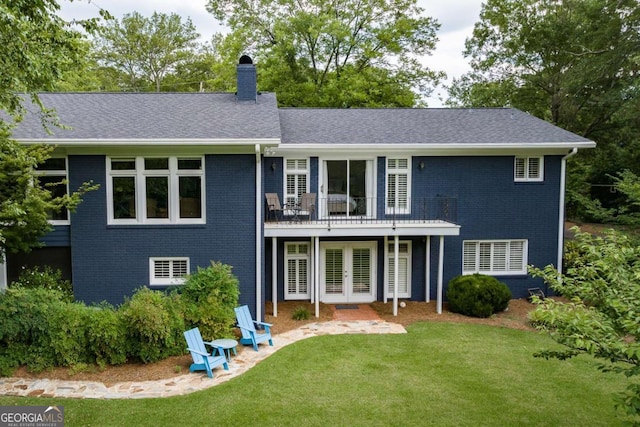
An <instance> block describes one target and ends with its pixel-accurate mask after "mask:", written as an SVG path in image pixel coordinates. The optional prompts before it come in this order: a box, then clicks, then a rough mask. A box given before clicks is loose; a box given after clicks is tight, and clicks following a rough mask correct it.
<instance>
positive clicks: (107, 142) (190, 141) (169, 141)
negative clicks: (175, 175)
mask: <svg viewBox="0 0 640 427" xmlns="http://www.w3.org/2000/svg"><path fill="white" fill-rule="evenodd" d="M16 141H18V142H19V143H21V144H53V145H55V146H58V147H103V146H124V147H130V146H131V144H135V145H136V146H138V145H140V146H163V145H168V146H173V145H192V146H210V145H213V146H216V145H236V146H243V145H253V144H256V145H265V146H274V147H277V146H278V145H280V139H279V138H246V139H245V138H225V139H206V138H158V139H153V138H128V139H125V138H53V137H52V138H34V139H25V138H22V139H21V138H17V139H16Z"/></svg>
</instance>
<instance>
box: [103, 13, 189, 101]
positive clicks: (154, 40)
mask: <svg viewBox="0 0 640 427" xmlns="http://www.w3.org/2000/svg"><path fill="white" fill-rule="evenodd" d="M198 37H199V34H198V33H197V32H196V28H195V26H194V25H193V23H192V22H191V19H189V18H187V20H186V22H182V18H181V17H180V15H178V14H175V13H172V14H170V15H167V14H164V13H157V12H154V13H153V15H152V16H151V17H150V18H146V17H144V16H142V15H141V14H140V13H138V12H133V13H130V14H126V15H125V16H124V17H123V18H122V21H121V22H118V21H117V20H113V21H110V22H109V23H108V24H107V25H105V26H103V27H101V28H100V29H99V31H98V35H97V38H96V40H95V54H96V58H97V60H98V63H99V64H101V65H104V66H106V67H110V68H112V69H114V70H116V71H117V72H118V74H119V75H120V79H119V80H120V82H119V83H120V85H121V88H122V89H125V90H142V91H145V90H148V88H150V87H153V88H154V90H155V91H156V92H159V91H160V89H161V85H162V81H163V79H164V77H165V76H166V75H167V74H168V73H171V72H173V71H174V70H175V67H177V66H179V65H180V64H182V63H184V62H185V61H187V60H188V59H189V58H190V57H191V55H193V53H194V51H195V49H196V47H197V42H196V40H197V39H198Z"/></svg>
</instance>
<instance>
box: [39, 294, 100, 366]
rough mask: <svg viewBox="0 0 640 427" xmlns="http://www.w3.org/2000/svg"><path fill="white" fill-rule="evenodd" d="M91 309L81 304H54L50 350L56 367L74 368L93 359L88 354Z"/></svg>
mask: <svg viewBox="0 0 640 427" xmlns="http://www.w3.org/2000/svg"><path fill="white" fill-rule="evenodd" d="M88 311H89V308H88V307H87V306H86V305H84V304H81V303H66V304H65V303H61V304H52V305H51V306H50V311H49V319H48V320H49V321H48V334H49V343H48V344H49V348H50V351H51V353H52V354H53V355H54V356H55V361H54V363H55V366H74V365H78V364H80V363H86V362H88V361H89V360H91V359H92V357H91V356H90V354H89V352H88V340H87V325H88V319H89V313H88Z"/></svg>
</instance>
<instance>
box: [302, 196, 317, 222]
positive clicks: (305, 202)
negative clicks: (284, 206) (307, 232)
mask: <svg viewBox="0 0 640 427" xmlns="http://www.w3.org/2000/svg"><path fill="white" fill-rule="evenodd" d="M315 212H316V193H303V194H302V197H300V205H299V212H298V215H303V216H306V217H307V219H308V220H309V221H311V220H312V219H313V215H314V214H315Z"/></svg>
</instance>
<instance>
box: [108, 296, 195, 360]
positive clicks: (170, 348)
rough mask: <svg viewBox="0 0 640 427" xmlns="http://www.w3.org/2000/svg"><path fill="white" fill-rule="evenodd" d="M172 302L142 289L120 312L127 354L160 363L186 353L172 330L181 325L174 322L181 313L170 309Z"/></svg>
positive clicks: (170, 298)
mask: <svg viewBox="0 0 640 427" xmlns="http://www.w3.org/2000/svg"><path fill="white" fill-rule="evenodd" d="M172 302H174V300H173V299H172V297H170V296H167V295H165V294H164V293H162V292H158V291H152V290H150V289H148V288H141V289H140V290H138V291H137V292H136V293H135V294H134V295H133V297H131V299H128V300H127V301H125V303H124V304H123V305H122V307H121V308H120V312H121V315H122V319H123V322H124V325H125V329H126V331H127V343H128V354H129V355H131V356H132V357H133V358H135V359H136V360H140V361H141V362H143V363H149V362H157V361H159V360H162V359H165V358H167V357H169V356H173V355H177V354H182V353H184V347H185V346H184V343H182V342H180V341H178V340H177V339H176V338H177V336H178V333H177V331H176V330H175V329H173V327H174V326H175V325H176V324H181V322H180V320H178V319H175V318H173V317H174V316H176V314H177V313H179V311H176V310H175V309H173V308H172V307H171V304H172ZM182 325H184V324H183V323H182ZM182 340H184V338H182Z"/></svg>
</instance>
